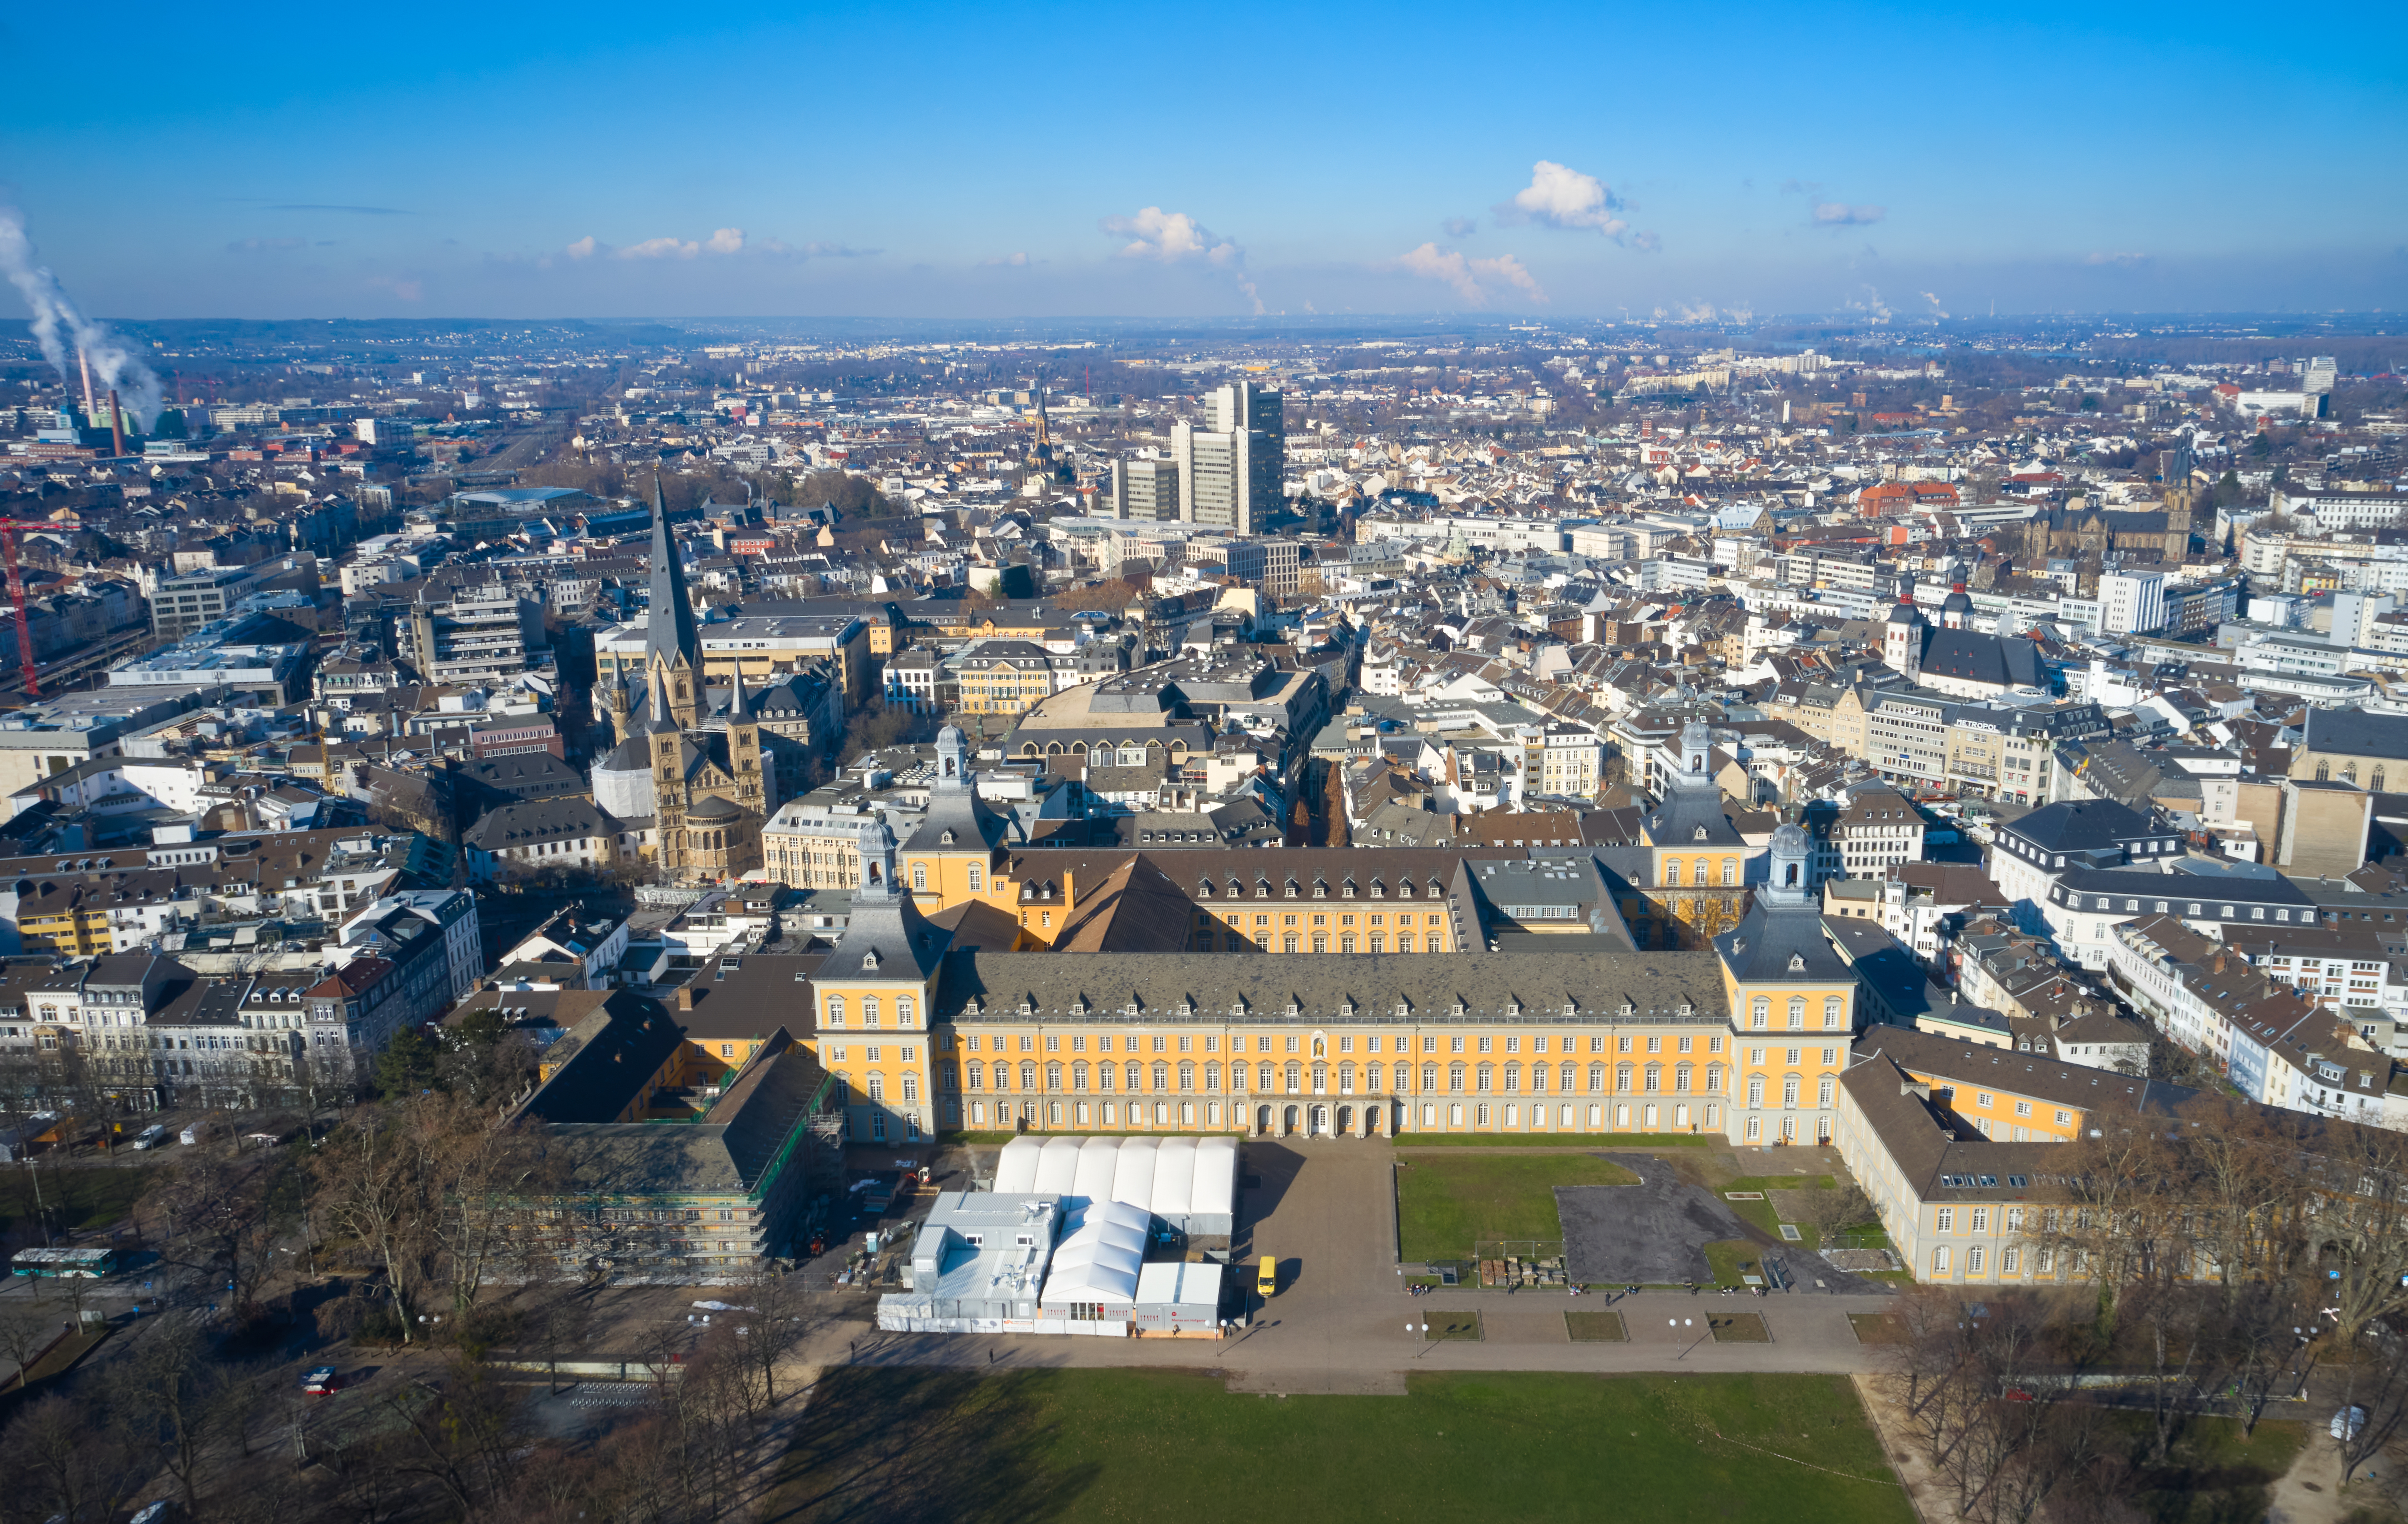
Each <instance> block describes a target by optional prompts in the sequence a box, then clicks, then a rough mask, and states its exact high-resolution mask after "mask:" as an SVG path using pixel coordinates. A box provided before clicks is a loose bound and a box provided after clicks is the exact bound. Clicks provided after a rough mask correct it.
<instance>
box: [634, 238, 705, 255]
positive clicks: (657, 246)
mask: <svg viewBox="0 0 2408 1524" xmlns="http://www.w3.org/2000/svg"><path fill="white" fill-rule="evenodd" d="M701 252H702V245H700V244H698V243H695V241H694V240H692V239H691V238H689V239H687V240H686V241H685V242H683V243H680V242H679V241H678V240H676V239H675V238H647V239H645V240H644V241H643V242H642V243H639V244H629V245H628V246H627V247H626V248H624V249H614V250H612V251H611V257H612V258H614V259H692V258H694V257H695V255H696V254H699V253H701Z"/></svg>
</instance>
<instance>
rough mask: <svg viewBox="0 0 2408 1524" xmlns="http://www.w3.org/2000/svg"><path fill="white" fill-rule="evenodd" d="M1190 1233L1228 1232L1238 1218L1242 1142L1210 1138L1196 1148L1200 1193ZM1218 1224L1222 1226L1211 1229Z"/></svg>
mask: <svg viewBox="0 0 2408 1524" xmlns="http://www.w3.org/2000/svg"><path fill="white" fill-rule="evenodd" d="M1191 1210H1192V1211H1193V1212H1194V1218H1192V1225H1191V1226H1190V1227H1189V1231H1190V1232H1204V1233H1215V1232H1217V1233H1227V1232H1235V1231H1236V1225H1235V1224H1236V1218H1237V1215H1238V1140H1237V1139H1235V1138H1206V1139H1204V1140H1203V1141H1202V1142H1200V1143H1198V1144H1197V1145H1196V1194H1195V1198H1194V1200H1193V1202H1192V1204H1191ZM1215 1222H1217V1223H1218V1224H1219V1226H1217V1227H1214V1226H1210V1224H1212V1223H1215Z"/></svg>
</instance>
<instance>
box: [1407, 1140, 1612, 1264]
mask: <svg viewBox="0 0 2408 1524" xmlns="http://www.w3.org/2000/svg"><path fill="white" fill-rule="evenodd" d="M1637 1181H1638V1177H1637V1176H1636V1175H1632V1174H1631V1173H1630V1172H1629V1171H1628V1170H1626V1169H1624V1168H1623V1167H1622V1166H1621V1165H1619V1164H1613V1163H1608V1162H1607V1161H1604V1160H1602V1159H1596V1158H1592V1157H1590V1156H1588V1155H1585V1154H1538V1155H1524V1156H1520V1157H1514V1156H1512V1155H1507V1156H1503V1157H1498V1156H1496V1155H1490V1156H1487V1157H1472V1156H1458V1157H1455V1158H1450V1159H1431V1158H1426V1157H1425V1158H1419V1159H1401V1158H1400V1159H1398V1161H1397V1239H1398V1246H1399V1248H1400V1249H1401V1251H1402V1254H1403V1257H1404V1258H1405V1259H1408V1260H1456V1259H1463V1258H1466V1257H1468V1256H1469V1255H1470V1254H1471V1252H1472V1248H1473V1246H1474V1245H1477V1244H1481V1243H1484V1242H1492V1241H1495V1240H1498V1239H1531V1240H1538V1241H1541V1242H1549V1241H1552V1242H1556V1243H1558V1244H1560V1242H1561V1240H1562V1238H1563V1236H1564V1226H1563V1222H1562V1220H1561V1219H1560V1218H1557V1217H1556V1216H1555V1187H1557V1186H1627V1185H1634V1184H1636V1183H1637Z"/></svg>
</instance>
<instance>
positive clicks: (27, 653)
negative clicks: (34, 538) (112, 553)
mask: <svg viewBox="0 0 2408 1524" xmlns="http://www.w3.org/2000/svg"><path fill="white" fill-rule="evenodd" d="M82 527H83V525H81V524H79V523H78V522H76V521H75V520H72V519H0V560H4V561H6V562H7V564H8V601H9V602H10V603H11V604H13V605H16V609H17V664H18V666H19V667H21V668H22V669H23V671H24V674H25V696H26V697H27V698H29V699H37V698H40V697H41V696H42V688H41V683H40V681H39V678H38V675H37V674H36V671H35V669H34V632H33V631H32V630H31V629H30V628H28V627H27V625H26V623H25V578H24V577H23V576H22V574H21V573H19V571H18V570H17V532H18V531H19V530H21V529H81V528H82Z"/></svg>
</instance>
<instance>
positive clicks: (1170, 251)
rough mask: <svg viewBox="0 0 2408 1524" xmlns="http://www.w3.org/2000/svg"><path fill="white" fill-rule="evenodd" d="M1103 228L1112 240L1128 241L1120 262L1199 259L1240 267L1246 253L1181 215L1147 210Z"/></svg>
mask: <svg viewBox="0 0 2408 1524" xmlns="http://www.w3.org/2000/svg"><path fill="white" fill-rule="evenodd" d="M1103 227H1104V231H1105V232H1106V233H1109V234H1111V235H1113V236H1114V237H1116V238H1126V239H1128V240H1129V241H1128V243H1127V244H1125V245H1124V246H1123V247H1122V249H1121V258H1123V259H1150V260H1160V261H1161V262H1162V263H1165V264H1178V263H1184V262H1186V261H1188V260H1198V259H1200V260H1203V261H1205V262H1206V263H1211V264H1221V265H1237V264H1242V263H1245V260H1246V251H1245V250H1244V249H1240V248H1239V247H1238V246H1237V244H1236V243H1235V242H1234V241H1233V240H1231V239H1227V238H1224V237H1222V236H1220V235H1218V234H1216V233H1214V232H1213V231H1212V230H1211V229H1210V228H1208V227H1206V226H1205V225H1204V224H1203V223H1201V222H1198V221H1196V219H1194V218H1193V217H1190V216H1188V215H1187V214H1186V213H1185V212H1167V211H1164V210H1163V209H1162V208H1161V207H1145V208H1144V209H1143V210H1141V211H1140V212H1139V213H1138V214H1137V215H1136V216H1135V217H1107V218H1105V219H1104V221H1103Z"/></svg>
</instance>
